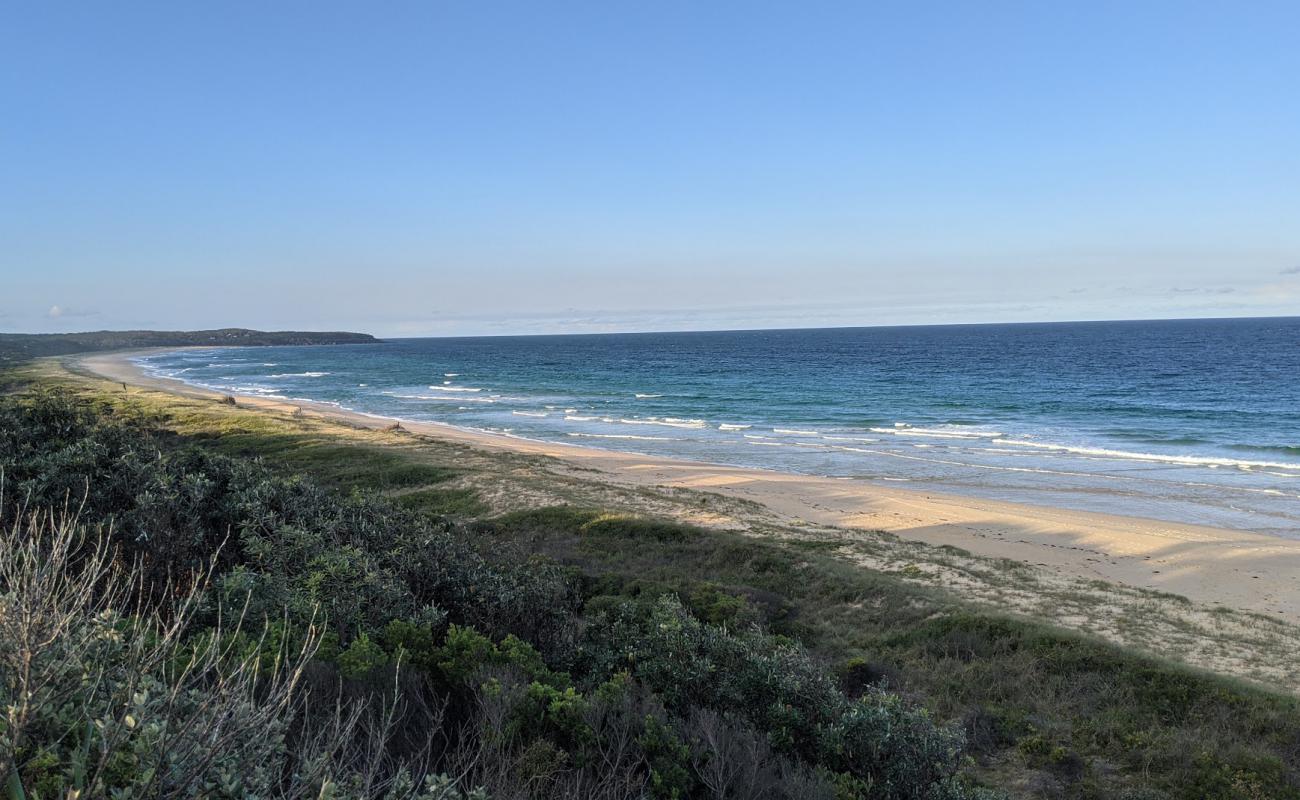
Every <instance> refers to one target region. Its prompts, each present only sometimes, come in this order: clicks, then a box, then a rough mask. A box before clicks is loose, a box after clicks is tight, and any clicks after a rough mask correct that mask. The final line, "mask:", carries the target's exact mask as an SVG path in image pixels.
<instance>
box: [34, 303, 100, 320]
mask: <svg viewBox="0 0 1300 800" xmlns="http://www.w3.org/2000/svg"><path fill="white" fill-rule="evenodd" d="M45 316H46V317H49V318H50V319H60V318H62V317H97V316H99V312H98V311H95V310H94V309H87V308H80V309H79V308H64V307H63V306H60V305H53V306H50V310H49V311H46V312H45Z"/></svg>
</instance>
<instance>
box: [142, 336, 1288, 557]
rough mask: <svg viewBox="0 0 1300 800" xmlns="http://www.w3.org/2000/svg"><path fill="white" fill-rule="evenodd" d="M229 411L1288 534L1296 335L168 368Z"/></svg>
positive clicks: (482, 347) (445, 350) (624, 345)
mask: <svg viewBox="0 0 1300 800" xmlns="http://www.w3.org/2000/svg"><path fill="white" fill-rule="evenodd" d="M139 360H140V362H141V363H142V364H143V365H144V366H145V367H146V368H147V369H148V370H150V371H152V372H153V373H155V374H157V375H160V376H166V377H174V378H178V379H181V380H184V381H186V382H189V383H193V384H196V385H200V386H206V387H211V388H215V389H221V390H225V391H230V392H234V393H240V394H248V395H260V396H268V397H288V398H303V399H309V400H315V401H321V402H327V403H334V404H337V405H339V406H341V407H343V408H347V409H352V410H356V411H360V412H364V413H368V414H374V415H379V416H384V417H393V418H397V419H406V420H422V421H437V422H442V423H447V424H451V425H456V426H461V427H465V428H472V429H477V430H484V431H492V432H497V433H506V434H510V435H515V436H522V437H527V438H533V439H541V440H547V441H553V442H565V443H569V444H583V445H588V446H595V447H604V448H610V449H617V450H630V451H635V452H641V453H650V454H656V455H665V456H676V457H682V458H689V459H695V460H701V461H710V462H717V463H725V464H737V465H745V466H755V467H768V468H773V469H780V470H787V471H795V472H803V473H812V474H819V475H830V476H843V477H846V478H853V479H858V480H864V481H876V482H889V483H890V484H891V485H900V486H908V487H912V488H918V489H926V490H936V491H947V492H955V493H964V494H971V495H978V496H982V497H989V498H996V499H1004V500H1013V501H1018V502H1028V503H1039V504H1044V505H1054V506H1061V507H1066V508H1077V509H1084V510H1096V511H1105V512H1110V513H1122V514H1131V515H1137V516H1144V517H1152V518H1156V519H1168V520H1174V521H1183V522H1195V523H1202V524H1209V525H1219V526H1226V527H1235V528H1242V529H1249V530H1255V531H1263V532H1269V533H1274V534H1278V535H1284V536H1292V537H1297V536H1300V318H1285V319H1248V320H1185V321H1160V322H1098V323H1060V324H1015V325H959V326H935V327H896V328H852V329H819V330H779V331H741V332H708V333H654V334H610V335H580V336H529V337H482V338H439V339H396V340H391V341H385V342H382V343H379V344H374V345H348V346H327V347H267V348H223V349H211V350H182V351H175V352H168V353H162V354H157V355H150V356H147V357H143V358H141V359H139Z"/></svg>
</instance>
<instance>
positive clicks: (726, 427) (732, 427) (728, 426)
mask: <svg viewBox="0 0 1300 800" xmlns="http://www.w3.org/2000/svg"><path fill="white" fill-rule="evenodd" d="M752 427H754V426H753V425H739V424H736V423H732V422H724V423H722V424H721V425H719V426H718V430H720V431H743V430H748V429H750V428H752Z"/></svg>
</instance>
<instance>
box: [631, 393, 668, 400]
mask: <svg viewBox="0 0 1300 800" xmlns="http://www.w3.org/2000/svg"><path fill="white" fill-rule="evenodd" d="M654 397H663V395H661V394H638V395H637V396H636V399H638V400H649V399H651V398H654Z"/></svg>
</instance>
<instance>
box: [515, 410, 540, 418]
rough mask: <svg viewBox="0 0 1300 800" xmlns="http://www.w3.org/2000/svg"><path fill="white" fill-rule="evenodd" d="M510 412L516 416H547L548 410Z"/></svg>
mask: <svg viewBox="0 0 1300 800" xmlns="http://www.w3.org/2000/svg"><path fill="white" fill-rule="evenodd" d="M510 413H511V414H514V415H515V416H516V417H544V416H546V412H545V411H511V412H510Z"/></svg>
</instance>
